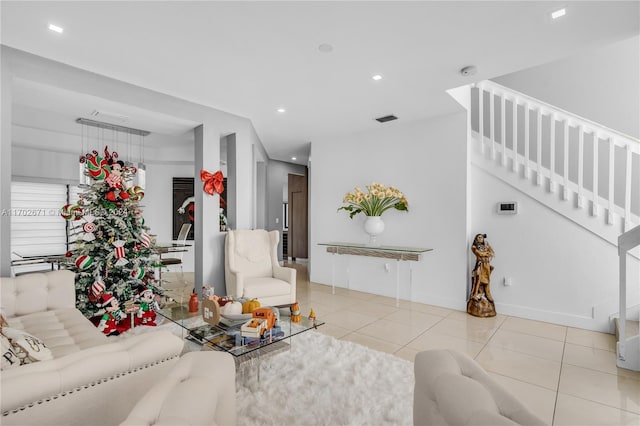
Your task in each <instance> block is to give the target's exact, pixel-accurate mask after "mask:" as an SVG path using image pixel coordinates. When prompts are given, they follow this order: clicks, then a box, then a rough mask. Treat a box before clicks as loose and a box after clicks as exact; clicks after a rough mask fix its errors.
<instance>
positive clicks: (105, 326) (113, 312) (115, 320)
mask: <svg viewBox="0 0 640 426" xmlns="http://www.w3.org/2000/svg"><path fill="white" fill-rule="evenodd" d="M98 302H99V306H100V307H101V308H104V310H105V313H104V315H102V319H100V323H99V324H98V330H100V331H102V332H103V333H104V334H106V335H107V336H117V335H118V334H120V333H122V332H124V331H126V330H128V329H129V325H128V324H127V322H126V321H124V322H122V323H121V321H122V320H124V319H126V318H127V314H125V313H124V312H122V310H121V309H120V303H119V302H118V299H116V298H115V297H113V295H112V294H109V293H103V294H102V295H101V296H100V298H99V299H98Z"/></svg>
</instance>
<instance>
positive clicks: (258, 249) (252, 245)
mask: <svg viewBox="0 0 640 426" xmlns="http://www.w3.org/2000/svg"><path fill="white" fill-rule="evenodd" d="M233 236H234V239H235V244H234V245H233V250H234V251H235V253H234V255H233V259H232V260H233V263H234V264H233V265H232V269H234V270H236V271H242V273H243V274H244V275H245V277H270V276H272V274H273V267H272V264H271V239H270V237H269V233H268V232H267V231H265V230H263V229H258V230H246V229H239V230H236V231H234V233H233Z"/></svg>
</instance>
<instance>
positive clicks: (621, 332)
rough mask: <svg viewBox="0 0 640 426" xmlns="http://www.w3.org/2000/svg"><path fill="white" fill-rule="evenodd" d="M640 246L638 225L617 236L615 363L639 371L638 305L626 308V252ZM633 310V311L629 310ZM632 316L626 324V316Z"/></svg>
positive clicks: (639, 332) (639, 228) (639, 336)
mask: <svg viewBox="0 0 640 426" xmlns="http://www.w3.org/2000/svg"><path fill="white" fill-rule="evenodd" d="M638 246H640V226H636V227H635V228H633V229H631V230H629V231H627V232H625V233H624V234H622V235H620V237H619V238H618V256H619V257H620V311H619V318H618V319H617V321H616V339H617V341H618V344H617V345H616V352H617V355H618V358H617V361H616V363H617V365H618V367H620V368H627V369H629V370H635V371H640V330H638V312H639V311H640V310H639V309H638V307H637V306H636V307H634V308H632V309H629V308H627V253H628V252H629V250H631V249H632V248H634V247H638ZM630 311H633V312H630ZM631 315H632V316H633V317H632V318H633V319H632V320H631V321H629V324H627V318H628V317H629V316H631Z"/></svg>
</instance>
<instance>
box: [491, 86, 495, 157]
mask: <svg viewBox="0 0 640 426" xmlns="http://www.w3.org/2000/svg"><path fill="white" fill-rule="evenodd" d="M494 96H495V94H494V93H493V89H491V90H489V119H490V120H491V123H489V138H490V139H491V159H492V160H495V159H496V133H495V98H494Z"/></svg>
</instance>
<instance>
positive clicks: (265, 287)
mask: <svg viewBox="0 0 640 426" xmlns="http://www.w3.org/2000/svg"><path fill="white" fill-rule="evenodd" d="M290 293H291V285H289V283H288V282H286V281H282V280H279V279H276V278H270V277H262V278H246V279H245V281H244V297H246V298H249V299H258V300H260V298H261V297H272V296H279V295H283V294H290Z"/></svg>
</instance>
